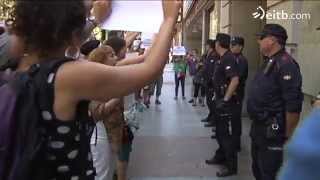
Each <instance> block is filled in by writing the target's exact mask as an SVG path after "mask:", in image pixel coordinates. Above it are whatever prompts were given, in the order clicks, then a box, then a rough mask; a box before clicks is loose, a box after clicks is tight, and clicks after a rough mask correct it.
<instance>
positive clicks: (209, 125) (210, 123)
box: [204, 122, 216, 127]
mask: <svg viewBox="0 0 320 180" xmlns="http://www.w3.org/2000/svg"><path fill="white" fill-rule="evenodd" d="M214 126H216V125H215V123H212V122H208V123H207V124H205V125H204V127H214Z"/></svg>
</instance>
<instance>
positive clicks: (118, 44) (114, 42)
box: [103, 36, 126, 56]
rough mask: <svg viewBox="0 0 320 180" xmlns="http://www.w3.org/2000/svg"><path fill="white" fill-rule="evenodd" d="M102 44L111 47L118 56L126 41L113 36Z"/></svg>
mask: <svg viewBox="0 0 320 180" xmlns="http://www.w3.org/2000/svg"><path fill="white" fill-rule="evenodd" d="M103 44H104V45H108V46H111V47H112V48H113V50H114V52H115V53H116V55H117V56H118V55H119V53H120V51H121V49H122V48H124V47H125V46H126V41H125V40H124V39H122V38H120V37H118V36H113V37H110V38H109V39H108V40H106V41H105V42H104V43H103Z"/></svg>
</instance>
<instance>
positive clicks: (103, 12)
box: [92, 0, 112, 24]
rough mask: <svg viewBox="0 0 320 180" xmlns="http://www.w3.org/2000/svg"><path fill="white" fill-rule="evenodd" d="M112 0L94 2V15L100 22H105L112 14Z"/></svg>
mask: <svg viewBox="0 0 320 180" xmlns="http://www.w3.org/2000/svg"><path fill="white" fill-rule="evenodd" d="M111 11H112V9H111V0H96V1H94V2H93V7H92V15H93V16H94V17H95V18H96V22H97V23H98V24H101V23H103V22H104V21H106V20H107V18H108V17H109V16H110V14H111Z"/></svg>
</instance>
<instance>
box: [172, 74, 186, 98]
mask: <svg viewBox="0 0 320 180" xmlns="http://www.w3.org/2000/svg"><path fill="white" fill-rule="evenodd" d="M174 82H175V84H176V88H175V93H176V94H175V95H176V97H177V96H178V91H179V84H180V83H181V91H182V97H184V83H185V77H183V78H178V74H177V73H175V74H174Z"/></svg>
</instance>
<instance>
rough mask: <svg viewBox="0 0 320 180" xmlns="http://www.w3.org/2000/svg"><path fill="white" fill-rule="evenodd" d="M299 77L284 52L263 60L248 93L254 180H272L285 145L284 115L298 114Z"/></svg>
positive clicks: (300, 83)
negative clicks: (289, 113)
mask: <svg viewBox="0 0 320 180" xmlns="http://www.w3.org/2000/svg"><path fill="white" fill-rule="evenodd" d="M301 86H302V77H301V73H300V70H299V65H298V64H297V62H296V61H295V60H294V59H293V58H292V57H291V56H290V55H289V54H288V53H287V52H286V51H285V50H284V49H282V50H280V51H279V52H278V53H276V54H275V55H274V56H272V57H271V58H266V60H265V62H264V63H263V65H262V67H261V69H260V70H259V71H258V72H257V74H256V75H255V77H254V79H253V81H252V83H251V87H250V88H249V92H248V101H247V109H248V113H249V116H250V118H251V119H252V120H253V123H252V128H251V132H250V135H251V138H252V159H253V163H252V169H253V174H254V176H255V178H256V179H257V180H275V179H276V174H277V172H278V170H279V168H280V167H281V165H282V160H283V145H284V143H285V141H286V134H285V133H286V117H285V115H286V112H297V113H299V112H301V108H302V101H303V94H302V91H301Z"/></svg>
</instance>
